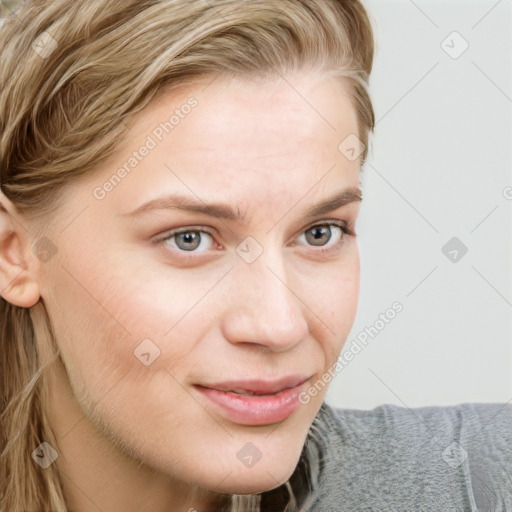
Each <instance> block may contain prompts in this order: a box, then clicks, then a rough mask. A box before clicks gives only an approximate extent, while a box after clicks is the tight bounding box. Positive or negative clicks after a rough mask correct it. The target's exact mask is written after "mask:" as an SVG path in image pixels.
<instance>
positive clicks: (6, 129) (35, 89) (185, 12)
mask: <svg viewBox="0 0 512 512" xmlns="http://www.w3.org/2000/svg"><path fill="white" fill-rule="evenodd" d="M22 3H23V4H24V8H23V9H22V10H20V11H18V12H15V13H14V14H13V15H11V16H9V17H8V18H7V19H5V20H3V23H2V24H0V186H1V189H2V191H3V192H4V194H5V195H6V196H7V197H8V198H9V199H10V200H11V201H12V202H13V204H14V205H15V206H16V209H17V210H18V211H19V212H20V214H22V215H24V216H25V217H26V218H27V219H30V220H32V221H33V222H34V225H35V226H36V227H37V226H42V222H48V221H49V220H51V218H52V214H54V213H55V212H56V211H57V209H58V207H59V199H60V198H62V197H64V194H65V185H66V184H69V183H71V182H73V181H74V180H76V179H77V178H79V177H80V176H82V175H87V174H90V173H91V172H93V171H94V170H97V169H99V168H101V166H102V165H103V164H105V163H106V162H107V161H108V159H109V157H111V156H112V155H113V154H114V152H115V151H116V149H117V148H118V146H119V142H120V141H121V140H123V136H124V135H125V134H126V133H127V130H128V128H127V123H128V122H129V121H130V120H131V119H132V118H133V117H134V116H135V115H136V114H137V113H138V112H140V111H141V110H142V109H144V107H145V106H146V105H148V103H149V102H151V100H152V99H154V98H155V97H156V96H157V94H160V93H162V92H164V91H166V92H171V91H173V90H174V89H177V88H180V87H183V86H184V85H186V84H187V83H193V81H194V79H198V78H199V77H204V76H208V75H211V76H213V75H215V74H222V75H226V76H233V77H245V78H249V79H250V78H255V79H256V78H279V76H280V75H282V74H284V73H288V72H293V71H301V70H312V71H319V72H321V73H323V74H325V75H326V76H333V77H339V80H340V81H342V82H343V84H344V86H345V87H346V90H347V91H348V93H349V97H350V100H351V102H352V105H353V108H354V109H355V112H356V113H357V119H358V130H359V133H358V137H359V139H360V140H361V141H362V142H363V144H364V151H363V153H362V154H361V156H360V160H361V162H364V161H365V159H366V157H367V152H368V138H369V134H370V132H371V131H373V128H374V123H375V118H374V111H373V108H372V103H371V99H370V95H369V90H368V82H369V77H370V73H371V69H372V63H373V57H374V40H373V31H372V26H371V22H370V19H369V17H368V14H367V12H366V10H365V8H364V6H363V4H362V3H361V1H360V0H286V1H285V0H257V1H256V0H214V1H213V0H23V2H22ZM10 4H14V2H13V1H11V2H10ZM6 5H7V4H6ZM38 41H45V42H46V45H45V47H44V49H43V50H41V49H40V48H42V45H40V46H39V48H38ZM43 52H44V54H43ZM38 223H41V224H38ZM34 239H35V237H34ZM0 352H1V356H0V364H1V368H0V370H1V373H0V404H1V405H0V414H1V433H0V442H1V445H0V451H1V471H2V482H1V486H2V488H1V492H0V509H1V510H3V512H14V511H23V512H25V511H37V512H50V511H51V512H66V510H67V509H66V503H65V500H64V496H63V491H62V486H61V481H60V479H59V475H58V472H57V470H56V469H55V468H54V465H52V466H50V467H49V468H48V469H46V470H45V471H40V470H39V471H38V469H39V468H38V467H36V464H34V463H33V461H32V460H31V458H30V453H31V452H32V451H33V450H34V449H35V448H36V447H37V446H38V445H39V444H40V443H41V442H42V441H43V440H45V441H48V442H49V443H50V444H53V445H54V446H58V440H57V439H55V436H54V434H53V433H52V431H51V429H50V428H49V426H48V421H47V418H46V416H45V407H44V405H45V403H46V401H47V400H48V396H47V394H48V391H47V384H46V375H47V372H48V370H49V369H51V366H52V363H53V362H54V361H55V360H56V358H57V357H58V349H57V345H56V342H55V336H54V333H53V330H52V325H51V322H50V319H49V316H48V314H47V311H46V308H45V307H44V305H43V304H42V302H41V301H39V302H38V303H37V304H35V305H34V306H33V307H31V308H20V307H17V306H14V305H12V304H10V303H8V302H7V301H6V300H4V299H3V298H1V297H0ZM323 412H324V406H322V408H321V409H320V412H319V414H318V415H317V417H316V418H315V420H314V422H313V424H312V426H311V428H310V430H309V433H308V437H307V439H306V443H305V445H304V447H303V451H302V454H301V457H300V461H299V464H298V465H297V468H296V469H295V472H294V473H293V475H292V477H291V478H290V480H289V481H288V482H286V483H285V484H283V485H281V486H280V487H278V488H277V489H274V490H273V491H269V492H266V493H261V494H255V495H233V496H229V506H228V507H227V510H229V511H231V512H248V511H262V510H265V509H269V510H273V511H278V510H283V511H285V510H286V511H292V510H298V509H299V508H300V509H304V510H306V509H307V506H308V503H310V502H311V501H312V499H313V496H314V490H315V486H316V482H317V480H318V475H319V473H320V471H321V456H322V450H324V447H323V446H322V441H321V440H322V433H321V432H322V414H323ZM323 435H324V436H325V434H323Z"/></svg>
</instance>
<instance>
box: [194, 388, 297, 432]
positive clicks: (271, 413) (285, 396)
mask: <svg viewBox="0 0 512 512" xmlns="http://www.w3.org/2000/svg"><path fill="white" fill-rule="evenodd" d="M303 386H304V383H302V384H299V385H298V386H295V387H294V388H288V389H285V390H283V391H281V392H279V393H277V394H275V395H251V396H247V395H238V394H236V393H230V392H226V391H219V390H218V389H211V388H204V387H201V386H194V387H195V388H196V389H197V390H198V391H199V392H200V393H201V394H202V395H203V396H205V397H207V398H208V399H209V400H210V402H212V403H213V404H214V406H215V407H216V409H217V410H219V412H220V413H221V414H222V415H223V416H224V417H226V418H227V419H228V420H230V421H234V422H235V423H239V424H241V425H270V424H272V423H279V422H280V421H283V420H285V419H286V418H288V416H290V415H291V414H292V413H294V412H295V411H296V410H297V409H298V408H299V407H300V405H301V404H300V402H299V395H300V393H301V391H302V387H303Z"/></svg>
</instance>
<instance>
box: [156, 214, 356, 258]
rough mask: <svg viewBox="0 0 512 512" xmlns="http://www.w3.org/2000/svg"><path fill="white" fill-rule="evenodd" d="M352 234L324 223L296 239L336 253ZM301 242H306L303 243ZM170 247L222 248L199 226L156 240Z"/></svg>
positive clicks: (201, 250) (191, 249)
mask: <svg viewBox="0 0 512 512" xmlns="http://www.w3.org/2000/svg"><path fill="white" fill-rule="evenodd" d="M350 234H352V233H351V232H350V230H349V229H348V228H347V227H346V226H345V225H344V224H343V223H342V222H338V221H336V222H334V221H330V222H325V223H323V224H315V225H314V226H311V227H309V228H308V229H306V230H305V231H303V232H302V233H301V235H300V237H299V238H298V240H299V245H310V246H312V247H319V248H320V251H319V252H321V253H328V252H331V251H336V250H339V249H340V248H341V246H342V245H343V242H344V239H345V235H350ZM303 240H305V241H306V242H305V243H304V242H303ZM156 242H157V243H163V244H165V245H168V246H170V247H171V248H172V249H173V250H175V251H177V252H181V253H187V252H188V253H191V254H193V253H205V252H207V251H208V250H210V249H212V248H214V247H217V248H222V246H221V245H220V244H218V243H216V242H215V241H214V239H213V235H212V234H211V233H210V232H209V231H205V230H204V229H201V228H200V227H199V226H188V227H185V228H177V229H173V230H170V231H167V232H166V233H165V234H164V236H162V237H161V238H160V239H158V240H156Z"/></svg>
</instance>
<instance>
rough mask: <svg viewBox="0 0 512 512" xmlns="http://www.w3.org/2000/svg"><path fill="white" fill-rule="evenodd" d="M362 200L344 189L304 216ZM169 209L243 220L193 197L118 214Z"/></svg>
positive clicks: (166, 199) (157, 202)
mask: <svg viewBox="0 0 512 512" xmlns="http://www.w3.org/2000/svg"><path fill="white" fill-rule="evenodd" d="M362 198H363V197H362V192H361V190H360V189H359V188H354V187H350V188H346V189H344V190H342V191H341V192H338V193H336V194H334V195H333V196H331V197H328V198H327V199H325V200H323V201H322V202H321V203H318V204H317V205H315V206H313V207H311V208H309V209H308V210H307V211H306V212H305V216H306V217H315V216H318V215H324V214H326V213H328V212H331V211H334V210H336V209H338V208H341V207H342V206H345V205H347V204H349V203H353V202H355V201H361V200H362ZM169 209H176V210H183V211H188V212H197V213H203V214H206V215H209V216H211V217H217V218H219V219H226V220H229V221H232V222H237V223H239V224H242V223H243V221H244V218H245V214H242V213H241V212H240V210H237V211H235V210H234V209H233V208H232V207H231V206H230V205H228V204H221V203H205V202H203V201H201V200H198V199H195V198H193V197H189V196H181V195H167V196H162V197H157V198H155V199H152V200H151V201H148V202H146V203H144V204H142V205H140V206H139V207H137V208H136V209H135V210H133V211H131V212H128V213H122V214H120V216H122V217H129V218H134V217H138V216H140V215H142V214H144V213H148V212H150V211H153V210H169Z"/></svg>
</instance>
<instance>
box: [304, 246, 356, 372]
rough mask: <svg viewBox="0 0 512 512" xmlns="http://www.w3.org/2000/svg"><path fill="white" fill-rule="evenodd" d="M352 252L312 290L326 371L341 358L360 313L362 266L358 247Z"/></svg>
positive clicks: (323, 276)
mask: <svg viewBox="0 0 512 512" xmlns="http://www.w3.org/2000/svg"><path fill="white" fill-rule="evenodd" d="M352 249H353V250H352V251H351V252H350V254H349V255H348V256H347V257H346V258H345V259H344V260H343V261H340V263H339V264H338V265H336V266H333V267H331V268H329V269H326V270H325V271H322V272H321V273H318V272H317V275H318V279H317V280H316V283H317V286H316V287H315V288H313V287H311V286H310V287H309V292H308V296H309V297H312V299H311V304H312V309H313V311H314V313H315V314H316V315H317V316H318V322H317V323H316V325H317V326H318V327H317V329H318V332H317V333H316V334H314V337H315V338H316V339H317V340H319V341H320V342H321V343H322V345H323V348H324V352H325V356H326V363H327V366H326V367H328V366H329V365H330V364H332V363H333V362H334V361H336V359H337V358H338V357H339V354H340V352H341V349H342V348H343V345H344V343H345V341H346V339H347V337H348V335H349V333H350V330H351V329H352V326H353V324H354V320H355V317H356V313H357V305H358V300H359V281H360V262H359V253H358V251H357V246H355V244H354V246H353V247H352ZM308 304H309V301H308Z"/></svg>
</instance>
